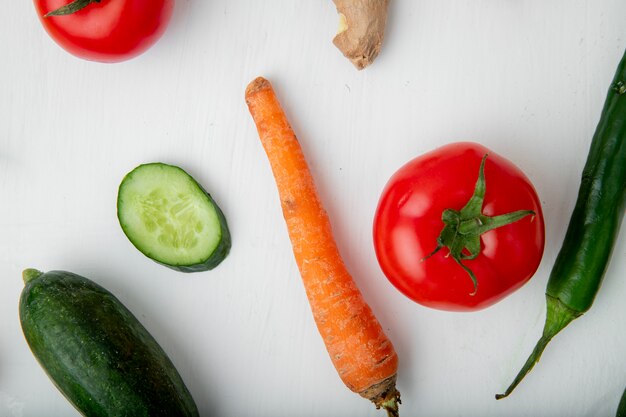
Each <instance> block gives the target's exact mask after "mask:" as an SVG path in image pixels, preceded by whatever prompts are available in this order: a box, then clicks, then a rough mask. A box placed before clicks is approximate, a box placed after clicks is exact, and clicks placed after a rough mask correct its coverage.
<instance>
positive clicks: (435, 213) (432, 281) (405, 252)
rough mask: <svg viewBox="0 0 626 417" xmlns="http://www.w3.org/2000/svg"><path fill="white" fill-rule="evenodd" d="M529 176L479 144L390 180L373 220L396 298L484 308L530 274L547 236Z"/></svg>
mask: <svg viewBox="0 0 626 417" xmlns="http://www.w3.org/2000/svg"><path fill="white" fill-rule="evenodd" d="M544 229H545V228H544V220H543V214H542V210H541V203H540V201H539V197H538V195H537V192H536V191H535V188H534V187H533V185H532V184H531V182H530V180H529V179H528V178H527V177H526V176H525V175H524V174H523V173H522V171H520V170H519V169H518V168H517V167H515V166H514V165H513V164H512V163H511V162H510V161H508V160H507V159H505V158H503V157H501V156H499V155H497V154H496V153H494V152H492V151H490V150H488V149H487V148H485V147H483V146H481V145H479V144H476V143H453V144H450V145H447V146H443V147H441V148H438V149H435V150H434V151H432V152H429V153H426V154H424V155H422V156H420V157H418V158H415V159H413V160H412V161H410V162H408V163H407V164H406V165H404V166H403V167H402V168H400V169H399V170H398V171H397V172H396V173H395V174H394V175H393V176H392V177H391V179H390V180H389V181H388V183H387V185H386V186H385V189H384V190H383V192H382V195H381V198H380V201H379V204H378V207H377V210H376V214H375V218H374V230H373V232H374V247H375V250H376V256H377V259H378V261H379V264H380V266H381V268H382V270H383V272H384V273H385V275H386V276H387V278H388V279H389V280H390V281H391V283H392V284H393V285H394V286H396V287H397V288H398V289H399V290H400V291H401V292H402V293H404V294H405V295H406V296H408V297H409V298H411V299H412V300H414V301H416V302H418V303H420V304H422V305H425V306H428V307H432V308H437V309H442V310H451V311H472V310H479V309H482V308H486V307H488V306H490V305H492V304H494V303H496V302H497V301H499V300H501V299H502V298H504V297H505V296H507V295H508V294H510V293H512V292H513V291H515V290H516V289H518V288H520V287H521V286H522V285H523V284H524V283H526V282H527V281H528V280H529V279H530V278H531V277H532V276H533V275H534V273H535V272H536V270H537V268H538V267H539V263H540V261H541V258H542V256H543V249H544V242H545V231H544Z"/></svg>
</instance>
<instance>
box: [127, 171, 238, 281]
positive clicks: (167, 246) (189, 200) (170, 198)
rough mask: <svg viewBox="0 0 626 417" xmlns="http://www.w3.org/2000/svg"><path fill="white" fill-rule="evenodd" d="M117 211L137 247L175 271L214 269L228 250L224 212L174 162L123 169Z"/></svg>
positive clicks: (227, 234) (229, 240)
mask: <svg viewBox="0 0 626 417" xmlns="http://www.w3.org/2000/svg"><path fill="white" fill-rule="evenodd" d="M117 216H118V219H119V222H120V225H121V227H122V230H123V231H124V233H125V234H126V236H127V237H128V239H129V240H130V241H131V243H132V244H133V245H135V247H136V248H137V249H138V250H139V251H141V252H142V253H143V254H144V255H146V256H147V257H149V258H150V259H152V260H154V261H156V262H158V263H160V264H163V265H165V266H168V267H170V268H172V269H175V270H177V271H182V272H198V271H206V270H209V269H213V268H215V267H216V266H217V265H218V264H219V263H220V262H222V261H223V260H224V258H225V257H226V256H227V255H228V252H229V250H230V246H231V238H230V233H229V231H228V225H227V224H226V219H225V217H224V214H223V213H222V211H221V210H220V208H219V207H218V206H217V204H216V203H215V201H214V200H213V199H212V198H211V196H210V195H209V194H208V193H207V192H206V191H205V190H204V189H203V188H202V187H201V186H200V184H198V182H196V180H194V179H193V178H192V177H191V176H190V175H189V174H187V173H186V172H185V171H184V170H183V169H181V168H179V167H177V166H173V165H167V164H163V163H159V162H155V163H150V164H144V165H140V166H138V167H137V168H135V169H134V170H132V171H131V172H130V173H128V174H127V175H126V176H125V177H124V179H123V180H122V183H121V184H120V187H119V191H118V198H117Z"/></svg>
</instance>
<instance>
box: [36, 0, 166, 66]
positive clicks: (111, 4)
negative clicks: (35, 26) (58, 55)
mask: <svg viewBox="0 0 626 417" xmlns="http://www.w3.org/2000/svg"><path fill="white" fill-rule="evenodd" d="M34 2H35V8H36V9H37V14H38V16H39V18H40V20H41V23H42V24H43V27H44V28H45V29H46V31H47V32H48V34H49V35H50V36H51V37H52V39H54V41H55V42H56V43H58V44H59V45H60V46H61V47H62V48H64V49H65V50H66V51H68V52H69V53H71V54H73V55H75V56H77V57H80V58H83V59H87V60H90V61H100V62H119V61H125V60H127V59H130V58H133V57H135V56H137V55H139V54H141V53H142V52H144V51H146V50H147V49H148V48H150V47H151V46H152V45H153V44H154V43H155V42H156V41H157V40H158V39H159V38H160V37H161V35H162V34H163V32H164V31H165V28H166V27H167V25H168V23H169V20H170V17H171V16H172V11H173V9H174V0H73V1H71V0H34Z"/></svg>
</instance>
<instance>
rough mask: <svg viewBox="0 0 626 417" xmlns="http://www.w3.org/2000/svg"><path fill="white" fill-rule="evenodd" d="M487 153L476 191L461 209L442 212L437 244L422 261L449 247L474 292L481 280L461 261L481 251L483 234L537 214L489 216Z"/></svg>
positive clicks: (524, 212) (528, 212)
mask: <svg viewBox="0 0 626 417" xmlns="http://www.w3.org/2000/svg"><path fill="white" fill-rule="evenodd" d="M487 156H488V154H485V156H483V159H482V161H481V163H480V169H479V171H478V180H477V181H476V186H475V188H474V194H473V195H472V197H471V198H470V199H469V201H468V202H467V203H466V204H465V206H464V207H463V208H462V209H461V210H454V209H446V210H444V211H443V213H442V215H441V220H442V221H443V223H444V227H443V229H442V230H441V234H440V235H439V237H438V238H437V247H436V248H435V250H434V251H433V252H431V253H430V254H429V255H427V256H426V257H425V258H423V259H422V260H426V259H428V258H430V257H431V256H433V255H434V254H435V253H437V252H438V251H439V250H440V249H443V248H444V247H445V248H448V249H449V251H450V253H449V255H450V256H452V258H453V259H454V260H455V261H456V262H457V263H458V264H459V265H460V266H461V267H462V268H463V269H464V270H465V272H467V274H468V275H469V276H470V278H471V280H472V283H473V284H474V291H473V292H472V293H470V295H475V294H476V292H477V291H478V280H477V279H476V276H475V275H474V273H473V272H472V270H471V269H470V268H469V267H468V266H467V265H465V264H464V263H463V262H462V261H464V260H471V259H476V257H477V256H478V255H479V254H480V251H481V247H480V235H482V234H483V233H486V232H488V231H490V230H493V229H497V228H499V227H502V226H506V225H507V224H510V223H514V222H516V221H518V220H520V219H522V218H524V217H526V216H532V215H535V212H534V211H532V210H519V211H515V212H512V213H506V214H501V215H498V216H493V217H489V216H486V215H484V214H483V213H482V210H483V203H484V201H485V191H486V184H485V161H486V160H487Z"/></svg>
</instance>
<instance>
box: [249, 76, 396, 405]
mask: <svg viewBox="0 0 626 417" xmlns="http://www.w3.org/2000/svg"><path fill="white" fill-rule="evenodd" d="M246 103H247V104H248V108H249V109H250V114H251V115H252V118H253V119H254V121H255V123H256V126H257V129H258V132H259V136H260V139H261V143H262V145H263V148H264V149H265V152H266V153H267V157H268V159H269V162H270V165H271V167H272V171H273V173H274V178H275V180H276V185H277V187H278V192H279V195H280V201H281V206H282V210H283V215H284V217H285V221H286V223H287V229H288V232H289V237H290V238H291V243H292V246H293V252H294V255H295V258H296V263H297V264H298V268H299V269H300V274H301V275H302V281H303V283H304V287H305V290H306V294H307V297H308V299H309V303H310V306H311V310H312V312H313V317H314V318H315V322H316V324H317V328H318V330H319V332H320V334H321V336H322V339H323V340H324V343H325V344H326V349H327V350H328V353H329V355H330V358H331V360H332V362H333V364H334V365H335V368H336V369H337V372H338V373H339V376H340V377H341V379H342V380H343V382H344V383H345V384H346V386H348V388H350V389H351V390H352V391H354V392H357V393H359V394H360V395H361V396H363V397H365V398H367V399H369V400H371V401H373V402H374V403H375V404H376V407H377V408H379V407H383V408H385V409H386V410H387V412H388V414H389V415H390V416H397V415H398V403H399V402H400V393H399V392H398V391H397V390H396V388H395V382H396V373H397V369H398V357H397V355H396V352H395V351H394V348H393V346H392V344H391V342H390V341H389V339H388V338H387V337H386V336H385V334H384V332H383V329H382V327H381V326H380V324H379V322H378V321H377V320H376V317H375V316H374V314H373V313H372V310H371V309H370V307H369V306H368V305H367V304H366V303H365V301H364V300H363V297H362V295H361V293H360V292H359V290H358V288H357V287H356V285H355V283H354V281H353V279H352V277H351V276H350V274H349V272H348V271H347V269H346V267H345V265H344V263H343V260H342V258H341V256H340V254H339V251H338V249H337V245H336V243H335V240H334V238H333V234H332V230H331V225H330V220H329V218H328V215H327V213H326V211H325V210H324V208H323V206H322V203H321V202H320V199H319V197H318V194H317V190H316V188H315V184H314V182H313V178H312V176H311V172H310V171H309V168H308V165H307V162H306V160H305V159H304V155H303V153H302V149H301V148H300V144H299V142H298V139H297V138H296V136H295V134H294V132H293V130H292V129H291V127H290V125H289V122H288V120H287V117H286V116H285V114H284V112H283V110H282V108H281V105H280V103H279V102H278V99H277V98H276V95H275V93H274V90H273V88H272V86H271V85H270V83H269V82H268V81H267V80H265V79H263V78H257V79H256V80H254V81H253V82H252V83H250V85H249V86H248V88H247V89H246Z"/></svg>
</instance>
